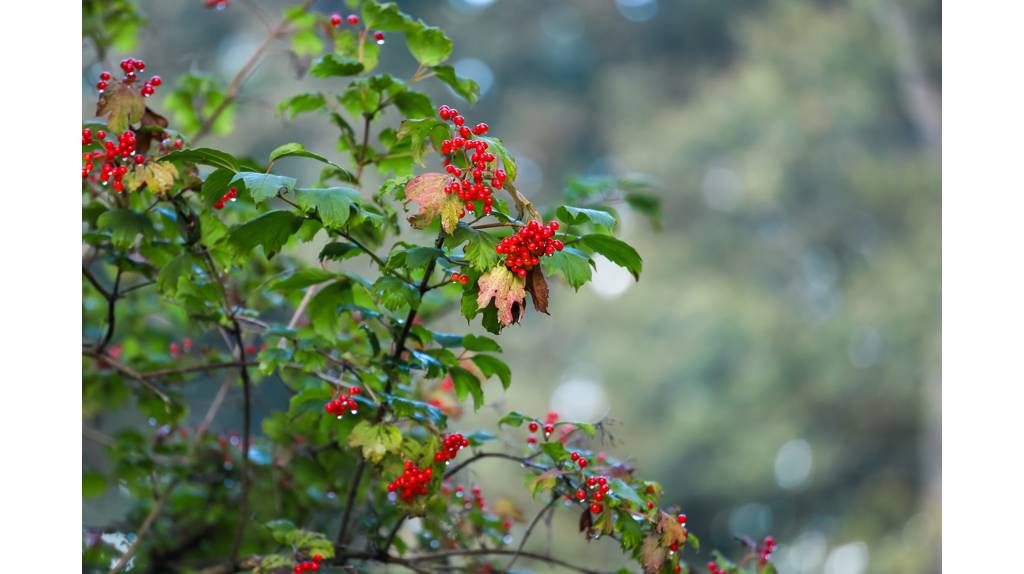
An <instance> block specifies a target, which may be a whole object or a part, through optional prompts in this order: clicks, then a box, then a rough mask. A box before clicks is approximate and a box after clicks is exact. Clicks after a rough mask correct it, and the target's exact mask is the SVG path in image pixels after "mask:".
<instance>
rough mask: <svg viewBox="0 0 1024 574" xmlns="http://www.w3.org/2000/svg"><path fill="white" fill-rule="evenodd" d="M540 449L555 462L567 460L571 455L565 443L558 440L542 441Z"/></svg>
mask: <svg viewBox="0 0 1024 574" xmlns="http://www.w3.org/2000/svg"><path fill="white" fill-rule="evenodd" d="M540 449H541V450H542V451H544V454H546V455H548V456H550V457H551V460H553V461H555V462H565V461H567V460H569V457H570V455H569V451H568V450H566V449H565V445H564V444H562V443H561V442H559V441H557V440H556V441H548V442H542V443H540Z"/></svg>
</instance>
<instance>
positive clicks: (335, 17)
mask: <svg viewBox="0 0 1024 574" xmlns="http://www.w3.org/2000/svg"><path fill="white" fill-rule="evenodd" d="M345 21H346V22H348V24H349V26H358V25H359V16H356V15H355V14H349V16H348V17H347V18H345ZM331 26H334V27H335V28H338V27H340V26H341V14H331ZM373 40H374V41H375V42H377V44H383V43H384V32H381V31H380V30H377V31H376V32H374V33H373Z"/></svg>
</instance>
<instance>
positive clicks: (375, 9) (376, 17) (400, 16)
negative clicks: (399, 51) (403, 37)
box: [363, 2, 423, 32]
mask: <svg viewBox="0 0 1024 574" xmlns="http://www.w3.org/2000/svg"><path fill="white" fill-rule="evenodd" d="M363 21H364V22H365V23H366V27H367V28H368V29H369V28H375V29H377V30H384V31H385V32H387V31H395V32H409V31H414V30H415V29H416V28H417V27H421V26H423V24H421V23H419V22H417V21H415V20H413V19H412V17H411V16H409V15H408V14H406V13H404V12H402V11H401V10H399V9H398V5H397V4H395V3H394V2H388V3H386V4H378V3H376V2H366V3H365V4H364V5H363Z"/></svg>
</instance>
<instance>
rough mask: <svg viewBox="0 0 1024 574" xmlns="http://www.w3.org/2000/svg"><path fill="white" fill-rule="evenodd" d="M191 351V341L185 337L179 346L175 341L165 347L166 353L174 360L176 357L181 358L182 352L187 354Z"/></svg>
mask: <svg viewBox="0 0 1024 574" xmlns="http://www.w3.org/2000/svg"><path fill="white" fill-rule="evenodd" d="M191 350H192V339H190V338H188V337H185V338H184V339H182V341H181V345H180V346H179V345H178V343H177V342H175V341H171V343H170V344H169V345H167V352H168V353H170V354H171V356H172V357H174V358H175V359H177V358H178V357H180V356H181V353H182V351H184V352H186V353H188V352H189V351H191Z"/></svg>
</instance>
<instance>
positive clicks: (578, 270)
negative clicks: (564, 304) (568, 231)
mask: <svg viewBox="0 0 1024 574" xmlns="http://www.w3.org/2000/svg"><path fill="white" fill-rule="evenodd" d="M541 263H542V264H543V265H544V270H545V271H547V273H548V275H552V274H555V273H558V274H559V275H561V276H562V277H563V278H565V281H566V282H567V283H568V284H569V285H570V286H571V287H572V288H573V289H575V290H577V291H579V288H580V287H582V286H583V285H584V284H585V283H586V282H587V281H590V277H591V269H590V260H589V259H588V258H587V256H586V255H584V254H583V253H582V252H580V251H579V250H577V249H572V248H571V247H566V248H565V249H563V250H562V251H556V252H555V253H554V254H553V255H552V256H551V257H543V258H541Z"/></svg>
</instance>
